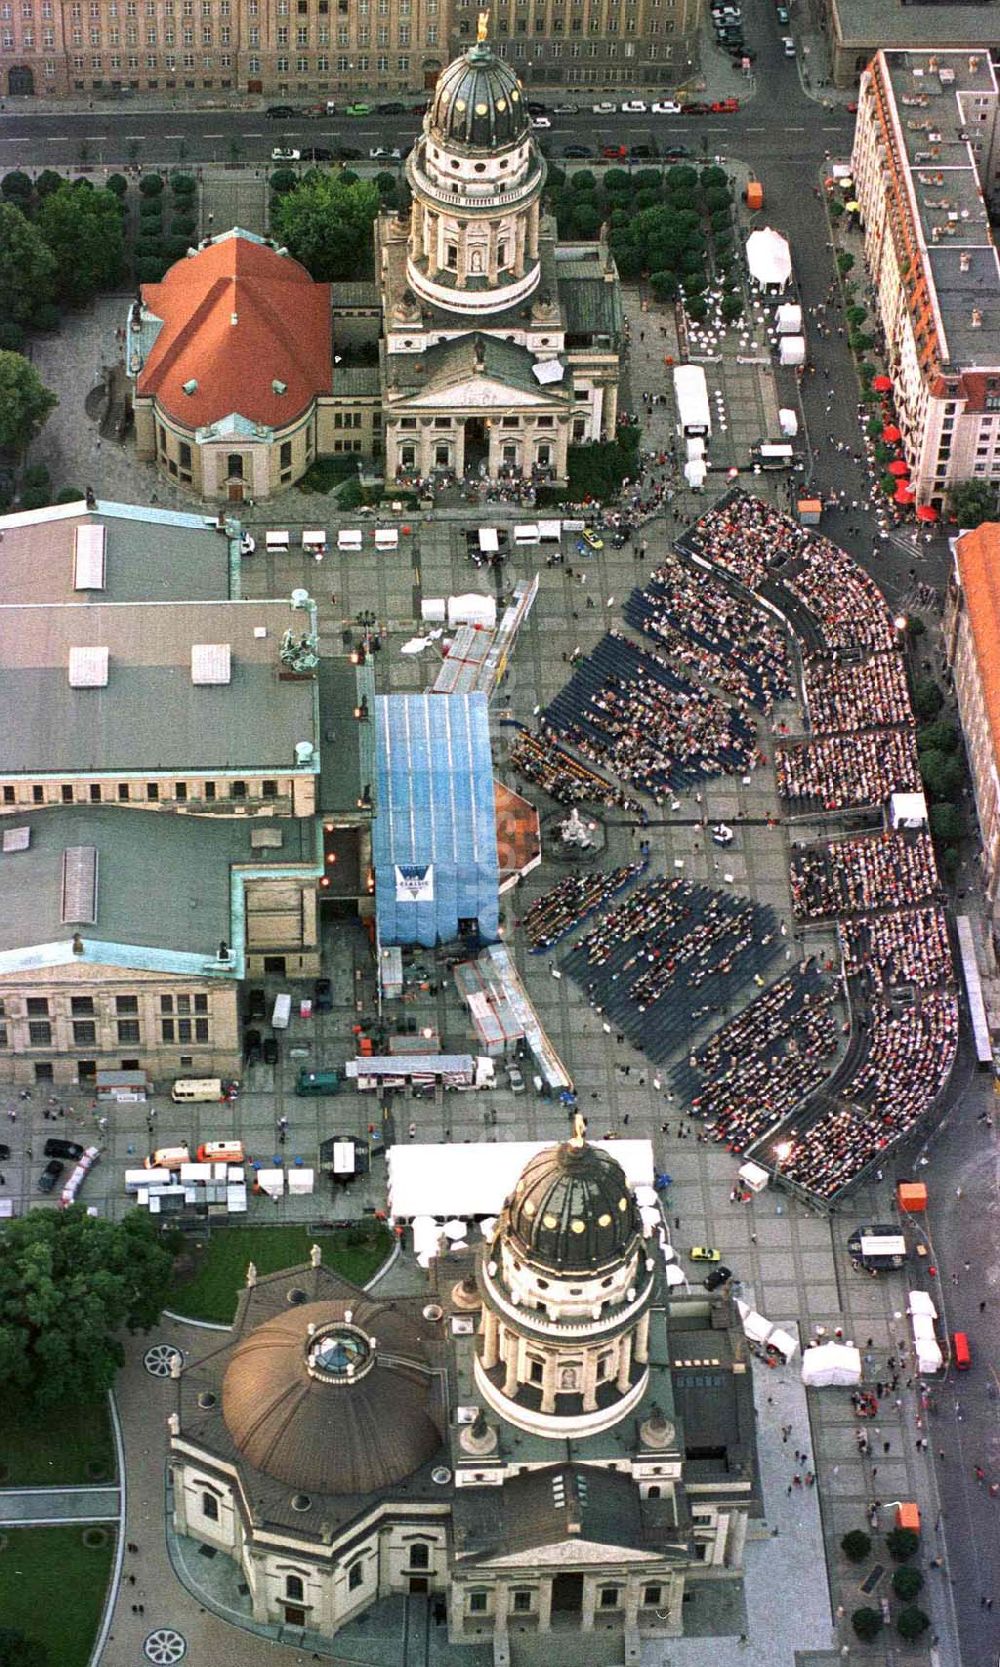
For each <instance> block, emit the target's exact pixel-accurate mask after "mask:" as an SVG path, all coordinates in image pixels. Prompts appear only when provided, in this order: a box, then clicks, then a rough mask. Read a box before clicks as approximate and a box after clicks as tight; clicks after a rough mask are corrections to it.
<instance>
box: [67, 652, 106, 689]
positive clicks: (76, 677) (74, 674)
mask: <svg viewBox="0 0 1000 1667" xmlns="http://www.w3.org/2000/svg"><path fill="white" fill-rule="evenodd" d="M69 686H70V688H71V689H106V688H107V686H108V651H107V649H106V648H71V649H70V651H69Z"/></svg>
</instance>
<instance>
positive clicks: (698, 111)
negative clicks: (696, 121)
mask: <svg viewBox="0 0 1000 1667" xmlns="http://www.w3.org/2000/svg"><path fill="white" fill-rule="evenodd" d="M710 114H711V106H710V105H708V104H682V105H681V115H682V116H708V115H710Z"/></svg>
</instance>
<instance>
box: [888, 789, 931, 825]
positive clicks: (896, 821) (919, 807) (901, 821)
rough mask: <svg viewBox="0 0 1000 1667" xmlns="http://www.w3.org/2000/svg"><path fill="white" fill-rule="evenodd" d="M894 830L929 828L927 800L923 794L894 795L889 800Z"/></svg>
mask: <svg viewBox="0 0 1000 1667" xmlns="http://www.w3.org/2000/svg"><path fill="white" fill-rule="evenodd" d="M889 816H890V820H891V822H892V825H893V828H894V829H895V828H906V829H911V830H912V829H919V828H926V826H927V800H926V799H925V798H924V795H923V794H922V793H893V794H892V796H891V798H890V800H889Z"/></svg>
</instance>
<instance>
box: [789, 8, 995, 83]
mask: <svg viewBox="0 0 1000 1667" xmlns="http://www.w3.org/2000/svg"><path fill="white" fill-rule="evenodd" d="M822 23H823V27H824V28H825V30H826V33H827V35H828V37H829V44H830V65H831V70H832V74H833V84H834V86H835V87H854V86H856V85H857V82H858V78H859V77H860V76H861V75H862V73H863V72H864V70H866V69H867V67H868V65H869V63H870V61H871V60H872V58H874V57H875V54H876V53H877V52H878V51H879V50H880V49H884V50H885V51H889V52H891V51H896V50H899V51H907V50H910V49H916V50H917V51H934V52H951V51H954V52H970V51H971V52H985V53H987V54H991V53H992V52H993V51H994V49H995V47H996V45H997V41H998V38H1000V30H998V28H997V23H996V19H995V17H994V14H993V12H992V11H991V10H990V8H989V6H976V5H972V6H970V5H963V4H961V3H958V4H956V3H955V0H947V4H945V5H941V4H939V3H938V0H908V3H907V4H906V5H901V6H886V5H884V4H883V0H825V5H824V8H823V13H822Z"/></svg>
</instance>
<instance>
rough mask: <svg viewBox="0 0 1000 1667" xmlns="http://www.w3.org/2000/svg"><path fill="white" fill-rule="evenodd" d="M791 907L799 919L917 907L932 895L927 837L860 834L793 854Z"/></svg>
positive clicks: (933, 882)
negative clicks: (893, 906) (894, 906)
mask: <svg viewBox="0 0 1000 1667" xmlns="http://www.w3.org/2000/svg"><path fill="white" fill-rule="evenodd" d="M791 884H792V906H793V908H794V910H795V913H796V915H797V916H798V917H799V919H800V920H827V919H830V918H831V917H833V916H838V915H851V914H858V913H862V914H863V913H866V912H867V911H869V910H872V909H881V908H884V907H885V905H886V904H891V903H901V904H914V903H921V902H923V901H924V900H925V899H926V898H928V897H933V896H935V894H936V893H937V891H938V875H937V867H936V865H935V862H934V847H933V845H932V843H931V837H930V834H927V833H914V834H905V833H891V832H888V831H886V832H885V833H882V834H865V835H859V836H857V837H852V838H848V839H835V840H830V841H829V842H828V843H826V842H825V843H823V844H822V845H809V846H806V847H805V848H803V849H799V850H797V851H793V853H792V861H791Z"/></svg>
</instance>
